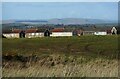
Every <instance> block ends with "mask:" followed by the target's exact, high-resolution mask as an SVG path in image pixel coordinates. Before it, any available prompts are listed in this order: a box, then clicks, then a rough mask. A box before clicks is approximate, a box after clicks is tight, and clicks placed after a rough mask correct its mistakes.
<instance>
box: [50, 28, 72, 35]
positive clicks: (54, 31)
mask: <svg viewBox="0 0 120 79" xmlns="http://www.w3.org/2000/svg"><path fill="white" fill-rule="evenodd" d="M72 35H73V33H72V31H67V30H65V29H64V28H54V29H52V30H51V34H50V36H51V37H59V36H72Z"/></svg>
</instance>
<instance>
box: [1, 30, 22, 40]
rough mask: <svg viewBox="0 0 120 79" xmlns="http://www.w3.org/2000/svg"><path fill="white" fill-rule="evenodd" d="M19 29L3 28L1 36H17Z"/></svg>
mask: <svg viewBox="0 0 120 79" xmlns="http://www.w3.org/2000/svg"><path fill="white" fill-rule="evenodd" d="M20 31H21V30H19V29H14V30H4V31H3V36H5V37H7V38H19V33H20Z"/></svg>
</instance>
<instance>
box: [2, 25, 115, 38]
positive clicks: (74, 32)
mask: <svg viewBox="0 0 120 79" xmlns="http://www.w3.org/2000/svg"><path fill="white" fill-rule="evenodd" d="M112 34H117V29H116V27H112V28H105V27H104V28H97V29H96V28H89V27H83V28H81V29H65V28H54V29H51V30H48V29H44V30H43V29H42V30H40V29H36V28H31V29H26V30H21V29H12V30H9V31H3V36H5V37H7V38H34V37H45V36H51V37H59V36H81V35H112Z"/></svg>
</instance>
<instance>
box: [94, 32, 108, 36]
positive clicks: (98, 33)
mask: <svg viewBox="0 0 120 79" xmlns="http://www.w3.org/2000/svg"><path fill="white" fill-rule="evenodd" d="M94 34H95V35H107V32H95V33H94Z"/></svg>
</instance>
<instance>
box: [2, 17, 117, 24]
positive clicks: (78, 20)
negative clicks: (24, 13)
mask: <svg viewBox="0 0 120 79" xmlns="http://www.w3.org/2000/svg"><path fill="white" fill-rule="evenodd" d="M2 23H3V24H5V23H30V24H65V25H67V24H103V23H117V21H110V20H101V19H83V18H62V19H58V18H54V19H48V20H3V21H2Z"/></svg>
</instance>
